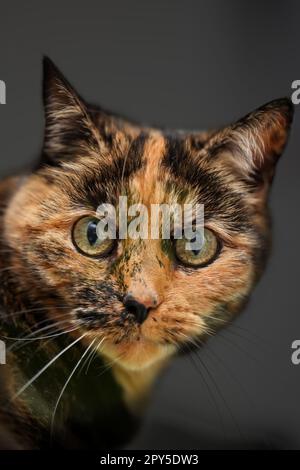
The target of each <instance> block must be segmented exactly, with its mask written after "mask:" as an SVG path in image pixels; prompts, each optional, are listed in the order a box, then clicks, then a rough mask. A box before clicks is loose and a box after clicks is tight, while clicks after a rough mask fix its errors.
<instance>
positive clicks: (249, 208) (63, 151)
mask: <svg viewBox="0 0 300 470" xmlns="http://www.w3.org/2000/svg"><path fill="white" fill-rule="evenodd" d="M44 101H45V110H46V131H45V143H44V148H43V152H42V158H41V160H40V162H39V163H38V165H36V166H35V167H34V168H33V169H32V170H31V171H29V172H28V173H27V174H23V175H20V176H15V177H12V178H9V179H6V180H4V181H3V182H2V183H1V184H0V192H1V203H2V212H1V242H0V245H1V246H0V265H1V266H0V276H1V287H0V292H1V294H0V298H1V305H2V310H1V314H0V318H1V335H2V336H3V337H6V338H7V337H10V338H19V339H21V338H22V337H23V338H25V337H26V335H30V334H31V336H27V338H28V341H27V342H26V341H23V342H22V341H19V342H18V341H17V339H15V340H12V339H11V340H8V339H7V344H8V347H10V346H11V350H10V349H9V350H8V357H7V365H6V366H0V375H1V385H0V391H1V411H0V445H1V447H2V448H16V449H17V448H20V449H31V448H47V447H50V446H54V447H58V448H93V447H94V448H100V447H102V448H105V447H110V446H114V447H116V446H120V445H122V444H123V443H124V442H125V441H126V440H128V439H129V438H130V435H131V433H132V432H133V431H134V429H135V426H136V421H137V416H138V415H139V413H140V410H141V409H142V408H143V402H144V399H145V397H146V396H147V394H148V392H149V390H150V388H151V385H152V383H153V381H154V379H155V378H156V377H157V375H158V374H159V372H160V371H161V369H162V368H163V367H164V366H165V365H166V363H167V362H168V361H169V359H170V358H171V357H172V356H173V355H174V354H175V353H177V352H178V351H180V350H185V349H186V348H187V349H189V348H190V347H195V346H198V345H199V344H200V343H201V342H202V341H203V340H204V339H205V338H206V337H207V336H208V335H211V334H214V333H215V331H216V330H217V329H218V328H220V327H223V326H224V325H225V324H226V323H227V322H228V321H230V320H232V319H233V318H234V316H235V315H236V314H237V313H238V312H239V311H240V309H241V307H242V306H243V305H244V304H245V302H246V301H247V299H248V297H249V294H250V292H251V291H252V289H253V287H254V285H255V283H256V282H257V280H258V279H259V277H260V275H261V273H262V270H263V268H264V265H265V262H266V259H267V255H268V251H269V247H270V229H269V226H270V224H269V214H268V207H267V202H268V194H269V188H270V185H271V182H272V178H273V172H274V168H275V164H276V161H277V159H278V157H279V156H280V154H281V153H282V151H283V149H284V146H285V144H286V141H287V136H288V131H289V127H290V123H291V120H292V115H293V109H292V105H291V103H290V101H289V100H288V99H285V98H284V99H280V100H276V101H273V102H271V103H269V104H267V105H265V106H263V107H261V108H259V109H258V110H256V111H254V112H253V113H251V114H249V115H248V116H246V117H245V118H243V119H241V120H239V121H238V122H237V123H235V124H233V125H230V126H228V127H225V128H224V129H221V130H218V131H212V132H199V133H197V132H192V133H191V132H182V131H180V132H179V131H178V132H167V131H163V130H159V129H154V128H150V127H149V128H145V127H140V126H138V125H136V124H133V123H131V122H129V121H127V120H124V119H122V118H119V117H117V116H115V115H113V114H111V113H108V112H106V111H104V110H102V109H99V108H95V107H92V106H88V105H86V104H85V103H84V101H83V100H82V99H81V98H79V96H78V95H77V94H76V92H75V91H74V90H73V88H72V87H71V86H70V84H69V83H68V82H67V81H66V80H65V79H64V77H63V76H62V75H61V73H60V72H59V71H58V70H57V69H56V67H55V66H54V65H53V64H52V63H51V62H50V61H49V60H47V59H46V60H45V83H44ZM120 195H127V196H128V198H129V200H130V201H131V202H133V203H138V202H141V203H143V204H145V205H146V206H147V207H149V206H150V204H152V203H174V202H178V203H180V204H184V203H189V202H193V203H195V202H199V203H202V204H204V210H205V225H206V227H207V228H209V229H210V230H212V231H213V232H214V233H215V234H216V236H217V237H218V239H219V241H220V252H219V254H218V256H217V257H216V259H215V260H214V262H212V263H211V264H209V265H208V266H206V267H203V268H199V269H195V268H190V267H186V266H183V265H182V264H180V263H179V262H178V261H177V260H176V257H175V256H174V251H173V247H172V241H171V240H170V241H169V240H163V241H162V240H150V239H149V240H120V241H119V243H118V248H117V249H116V250H114V251H113V252H112V253H111V254H110V255H109V256H108V257H106V258H102V259H92V258H89V257H85V256H83V255H82V254H80V253H79V252H78V251H76V249H75V247H74V244H73V243H72V236H71V233H72V226H73V224H74V222H75V221H76V220H77V219H79V218H80V217H81V216H84V215H89V214H95V211H96V209H97V207H98V206H99V204H100V203H102V202H110V203H112V204H115V205H116V204H117V202H118V197H119V196H120ZM128 291H131V292H133V293H137V294H138V295H139V296H141V297H143V296H147V295H148V294H149V293H151V295H155V297H156V299H157V304H156V307H155V308H152V309H151V311H150V314H149V316H148V318H147V319H146V321H145V322H144V323H142V324H141V325H140V324H137V323H136V322H135V321H134V319H133V318H132V316H130V315H128V314H127V313H126V311H125V309H124V305H123V303H122V300H123V298H124V296H125V295H126V293H127V292H128ZM75 327H76V329H74V328H75ZM70 330H73V331H70ZM84 333H86V336H84V338H83V339H82V340H80V341H78V342H76V344H75V345H74V346H73V347H71V348H70V349H68V350H67V351H66V352H65V353H64V354H63V355H62V356H61V357H60V358H59V359H58V360H57V361H55V362H54V363H53V364H52V365H51V366H50V367H49V368H48V369H47V370H45V371H44V372H43V373H42V374H41V375H40V376H39V377H38V378H37V380H35V381H34V382H33V383H32V384H31V385H30V386H29V387H28V388H26V389H25V390H24V392H23V393H20V394H19V395H18V396H17V397H15V395H16V394H17V392H18V391H20V390H21V389H22V387H23V386H24V384H26V382H27V381H28V380H30V379H31V378H32V377H33V376H34V375H35V374H37V373H38V371H39V370H41V369H42V368H43V367H44V366H45V365H46V364H47V362H49V361H51V359H52V358H54V357H55V355H56V354H58V353H59V352H60V351H62V350H63V348H66V347H67V346H68V345H70V344H71V343H72V342H73V341H75V340H76V339H78V338H79V337H80V336H81V335H83V334H84ZM51 334H52V337H50V336H51ZM54 334H58V336H53V335H54ZM47 336H49V338H47ZM35 337H37V338H39V337H40V338H41V339H36V340H35V341H30V340H29V339H30V338H31V339H34V338H35ZM103 338H104V339H103ZM93 340H95V343H94V344H95V345H98V346H99V348H98V352H97V353H96V352H95V357H94V360H90V361H89V363H87V364H85V365H84V361H82V364H81V365H84V367H83V370H82V371H81V373H79V371H80V367H79V368H78V370H77V372H76V373H75V374H74V376H73V378H72V380H70V382H69V383H68V384H67V387H66V389H65V391H64V394H63V396H62V398H61V401H60V403H59V406H58V408H57V413H56V415H55V419H54V420H53V419H52V418H53V411H54V407H55V403H56V400H57V398H58V396H59V394H60V392H61V390H62V388H63V387H64V384H65V383H66V380H67V378H68V377H69V375H70V373H71V371H72V370H73V368H74V366H75V365H76V363H77V361H78V360H79V359H80V357H81V356H82V354H84V351H86V348H87V347H89V346H90V345H91V342H92V341H93ZM85 358H86V359H92V357H90V358H89V356H85ZM87 362H88V361H87ZM88 367H89V370H88V372H87V373H86V369H87V368H88ZM51 421H52V425H51ZM51 428H52V433H51Z"/></svg>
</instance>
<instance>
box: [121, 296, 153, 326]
mask: <svg viewBox="0 0 300 470" xmlns="http://www.w3.org/2000/svg"><path fill="white" fill-rule="evenodd" d="M123 304H124V306H125V308H126V311H127V312H128V313H130V314H131V315H133V316H134V317H135V319H136V321H137V323H140V324H141V323H143V322H144V321H145V320H146V318H147V317H148V313H149V311H150V309H151V308H154V307H156V306H157V304H158V302H157V299H156V297H155V296H152V295H143V296H142V295H141V296H135V295H133V294H131V293H130V292H129V293H128V294H127V295H125V297H124V299H123Z"/></svg>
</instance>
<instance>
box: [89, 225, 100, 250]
mask: <svg viewBox="0 0 300 470" xmlns="http://www.w3.org/2000/svg"><path fill="white" fill-rule="evenodd" d="M87 239H88V241H89V243H90V245H95V243H96V241H97V240H98V235H97V222H95V221H92V222H90V223H89V224H88V227H87Z"/></svg>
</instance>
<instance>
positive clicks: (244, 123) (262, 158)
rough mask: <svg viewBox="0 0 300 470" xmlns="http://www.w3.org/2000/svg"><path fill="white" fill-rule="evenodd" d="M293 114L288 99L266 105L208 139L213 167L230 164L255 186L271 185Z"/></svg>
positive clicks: (233, 169)
mask: <svg viewBox="0 0 300 470" xmlns="http://www.w3.org/2000/svg"><path fill="white" fill-rule="evenodd" d="M293 114H294V107H293V104H292V102H291V100H290V99H289V98H282V99H278V100H274V101H271V102H269V103H267V104H265V105H264V106H262V107H260V108H258V109H257V110H255V111H253V112H252V113H250V114H248V115H246V116H245V117H243V118H242V119H240V120H238V121H237V122H236V123H234V124H232V125H231V126H228V127H226V128H224V129H222V130H220V131H218V132H216V134H214V135H213V136H212V137H211V139H210V140H209V142H208V144H207V151H208V155H209V158H210V161H211V162H212V158H215V161H216V165H218V163H219V164H220V162H222V164H224V165H230V168H231V170H232V171H235V172H236V173H237V174H239V175H240V176H241V177H242V178H243V180H244V181H247V180H248V181H249V182H250V183H251V184H252V185H254V186H255V185H259V186H260V185H261V184H262V183H266V184H270V183H271V182H272V178H273V175H274V170H275V165H276V163H277V161H278V158H279V157H280V155H281V153H282V152H283V150H284V148H285V145H286V143H287V140H288V135H289V130H290V126H291V123H292V119H293ZM217 162H218V163H217Z"/></svg>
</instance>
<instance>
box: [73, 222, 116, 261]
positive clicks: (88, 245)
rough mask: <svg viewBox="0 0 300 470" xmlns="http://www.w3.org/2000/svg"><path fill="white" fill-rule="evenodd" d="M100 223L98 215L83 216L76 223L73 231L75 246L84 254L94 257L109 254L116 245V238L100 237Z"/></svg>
mask: <svg viewBox="0 0 300 470" xmlns="http://www.w3.org/2000/svg"><path fill="white" fill-rule="evenodd" d="M98 223H99V219H97V218H96V217H83V218H81V219H79V220H78V221H77V222H76V223H75V225H74V227H73V232H72V239H73V244H74V246H75V248H76V249H77V250H78V251H79V252H80V253H82V254H83V255H85V256H90V257H92V258H98V257H101V256H105V255H108V254H109V253H110V252H111V251H112V250H113V248H114V246H115V240H112V239H110V238H105V239H101V238H99V237H98V234H97V225H98Z"/></svg>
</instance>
